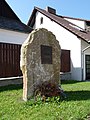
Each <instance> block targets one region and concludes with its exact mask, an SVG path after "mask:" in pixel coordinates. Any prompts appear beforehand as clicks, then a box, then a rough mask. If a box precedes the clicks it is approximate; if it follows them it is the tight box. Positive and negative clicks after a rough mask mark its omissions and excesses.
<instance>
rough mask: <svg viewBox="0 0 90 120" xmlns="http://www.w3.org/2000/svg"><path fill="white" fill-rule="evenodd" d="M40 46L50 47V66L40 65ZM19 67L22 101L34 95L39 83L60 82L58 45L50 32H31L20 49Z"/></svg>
mask: <svg viewBox="0 0 90 120" xmlns="http://www.w3.org/2000/svg"><path fill="white" fill-rule="evenodd" d="M41 45H44V46H50V47H52V64H42V63H41ZM20 67H21V70H22V73H23V100H25V101H27V100H28V99H30V98H31V97H32V96H33V95H34V88H35V85H36V84H39V83H40V82H41V81H49V80H51V81H53V82H56V83H57V84H59V82H60V45H59V42H58V41H57V40H56V37H55V35H53V33H52V32H50V31H48V30H46V29H44V28H41V29H36V30H34V31H32V32H31V33H30V34H29V36H28V38H27V39H26V41H25V42H24V43H23V44H22V47H21V61H20Z"/></svg>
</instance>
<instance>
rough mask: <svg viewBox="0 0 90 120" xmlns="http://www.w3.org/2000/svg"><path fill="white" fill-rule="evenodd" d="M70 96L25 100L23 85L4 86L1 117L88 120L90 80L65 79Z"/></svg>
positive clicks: (0, 94)
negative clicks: (23, 98)
mask: <svg viewBox="0 0 90 120" xmlns="http://www.w3.org/2000/svg"><path fill="white" fill-rule="evenodd" d="M62 88H63V89H64V90H65V93H66V95H67V98H66V99H65V100H60V101H59V100H58V98H57V99H56V100H54V99H53V98H52V99H51V100H50V99H47V101H46V102H44V103H43V102H41V101H40V100H38V101H37V102H35V101H34V100H33V99H32V100H31V101H28V102H24V101H23V100H22V85H12V86H7V87H0V120H88V117H87V116H90V82H75V81H68V82H62Z"/></svg>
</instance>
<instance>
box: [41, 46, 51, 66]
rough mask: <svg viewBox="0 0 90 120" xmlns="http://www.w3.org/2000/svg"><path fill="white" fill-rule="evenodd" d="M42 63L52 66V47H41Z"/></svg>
mask: <svg viewBox="0 0 90 120" xmlns="http://www.w3.org/2000/svg"><path fill="white" fill-rule="evenodd" d="M41 63H42V64H52V47H51V46H45V45H41Z"/></svg>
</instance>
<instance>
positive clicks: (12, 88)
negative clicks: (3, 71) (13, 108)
mask: <svg viewBox="0 0 90 120" xmlns="http://www.w3.org/2000/svg"><path fill="white" fill-rule="evenodd" d="M22 88H23V85H22V84H18V85H8V86H2V87H0V92H3V91H8V90H9V91H10V90H19V89H22Z"/></svg>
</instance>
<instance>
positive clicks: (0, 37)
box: [0, 0, 31, 78]
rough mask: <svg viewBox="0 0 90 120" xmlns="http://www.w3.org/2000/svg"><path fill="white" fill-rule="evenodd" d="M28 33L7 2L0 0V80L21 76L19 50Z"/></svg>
mask: <svg viewBox="0 0 90 120" xmlns="http://www.w3.org/2000/svg"><path fill="white" fill-rule="evenodd" d="M30 32H31V28H29V27H28V26H26V25H25V24H23V23H22V22H21V20H20V19H19V18H18V17H17V15H16V14H15V13H14V12H13V10H12V9H11V8H10V6H9V5H8V4H7V2H6V1H5V0H0V78H2V77H12V76H13V77H15V76H20V75H21V71H20V68H19V66H20V65H19V61H20V48H21V44H22V43H23V42H24V41H25V39H26V38H27V37H28V34H29V33H30Z"/></svg>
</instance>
